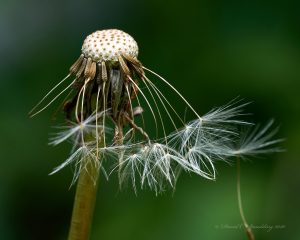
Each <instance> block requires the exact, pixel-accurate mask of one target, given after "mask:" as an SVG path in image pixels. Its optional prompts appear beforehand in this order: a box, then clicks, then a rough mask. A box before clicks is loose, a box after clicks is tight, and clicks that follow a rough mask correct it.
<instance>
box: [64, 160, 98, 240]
mask: <svg viewBox="0 0 300 240" xmlns="http://www.w3.org/2000/svg"><path fill="white" fill-rule="evenodd" d="M87 161H88V162H87V163H86V164H85V168H83V169H82V170H81V172H80V175H79V178H78V183H77V188H76V194H75V201H74V206H73V213H72V219H71V226H70V231H69V237H68V240H87V239H89V235H90V229H91V225H92V220H93V212H94V207H95V201H96V195H97V187H98V183H97V182H98V181H97V180H98V175H99V168H97V166H95V163H93V160H90V161H89V159H87ZM83 164H84V163H83Z"/></svg>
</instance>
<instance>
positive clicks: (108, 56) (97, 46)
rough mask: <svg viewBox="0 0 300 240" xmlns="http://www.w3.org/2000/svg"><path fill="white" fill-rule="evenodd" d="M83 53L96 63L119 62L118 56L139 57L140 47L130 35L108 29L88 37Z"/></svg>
mask: <svg viewBox="0 0 300 240" xmlns="http://www.w3.org/2000/svg"><path fill="white" fill-rule="evenodd" d="M81 50H82V53H83V54H84V56H85V57H86V58H89V57H90V58H91V59H92V60H93V61H95V62H102V61H111V62H117V61H118V55H120V54H121V55H128V56H131V57H133V58H136V57H137V56H138V45H137V43H136V41H135V40H134V39H133V37H131V36H130V35H129V34H127V33H125V32H123V31H121V30H117V29H108V30H101V31H96V32H94V33H92V34H90V35H88V36H87V38H86V39H85V40H84V43H83V46H82V49H81Z"/></svg>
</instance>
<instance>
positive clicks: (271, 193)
mask: <svg viewBox="0 0 300 240" xmlns="http://www.w3.org/2000/svg"><path fill="white" fill-rule="evenodd" d="M296 2H297V1H289V0H284V1H283V0H282V1H240V0H239V1H238V0H235V1H209V0H200V1H198V0H185V1H174V0H173V1H171V0H165V1H161V0H151V1H138V0H127V1H123V0H114V1H108V0H107V1H83V0H81V1H74V0H72V1H71V0H67V1H58V0H56V1H38V0H25V1H17V0H10V1H8V0H1V1H0V56H1V58H0V73H1V74H0V78H1V79H0V89H1V93H0V104H1V107H0V111H1V118H0V126H1V127H0V129H1V137H0V150H1V151H0V165H1V167H0V239H4V240H6V239H22V240H23V239H30V240H35V239H44V240H48V239H66V236H67V232H68V227H69V220H70V216H71V210H72V204H73V197H74V192H75V187H72V188H69V185H70V182H71V178H72V171H71V169H70V168H66V169H64V170H62V171H61V172H59V173H58V174H56V175H54V176H48V174H49V172H50V171H51V170H52V169H53V168H54V167H55V166H57V165H58V164H59V163H60V162H61V161H63V160H64V159H65V158H66V157H67V155H68V153H69V150H70V146H69V145H68V144H66V145H62V146H60V147H56V148H53V147H50V146H48V145H47V142H48V137H49V133H50V132H53V131H54V129H53V128H52V126H54V125H56V124H57V122H53V121H51V116H52V113H53V111H54V110H55V107H57V106H58V104H59V102H57V103H56V104H54V106H53V107H51V108H49V109H47V110H46V111H45V112H43V113H42V114H41V115H39V117H36V118H34V119H29V118H28V116H27V113H28V111H29V110H30V108H31V107H32V106H33V105H34V104H35V103H36V102H37V101H38V100H39V99H40V98H41V97H42V95H43V94H45V93H46V92H47V91H48V90H49V89H50V88H51V86H53V85H54V84H55V83H57V82H58V81H59V80H60V79H61V78H62V77H63V76H64V75H66V74H67V71H68V68H69V66H70V65H71V64H72V63H73V62H74V61H75V60H76V58H77V57H78V56H79V54H80V48H81V44H82V42H83V40H84V38H85V36H86V35H88V34H90V33H91V32H93V31H95V30H98V29H106V28H119V29H122V30H124V31H126V32H128V33H130V34H131V35H132V36H134V38H135V39H136V40H137V42H138V43H139V47H140V55H139V58H140V60H141V61H142V62H143V63H144V65H146V66H148V67H149V68H152V69H153V70H155V71H156V72H159V73H160V74H162V75H163V76H165V77H167V79H168V80H169V81H171V82H172V83H173V84H174V85H175V86H176V87H177V88H178V89H180V91H181V92H182V93H183V94H184V96H186V97H187V99H188V100H189V101H190V102H191V103H192V105H193V106H195V108H196V109H197V111H198V112H200V113H205V112H207V111H208V110H210V109H211V108H212V107H215V106H220V105H222V104H225V103H227V102H228V101H230V100H232V99H233V98H235V97H237V96H240V98H243V99H245V101H251V102H252V104H251V105H249V106H248V107H247V108H246V111H247V112H251V113H253V115H251V116H249V119H250V120H254V121H256V122H262V123H264V122H266V121H268V120H269V119H270V118H274V119H275V120H276V124H277V125H279V126H280V130H279V132H278V137H280V138H285V139H286V141H285V142H284V143H282V144H281V146H282V147H283V148H285V149H286V151H285V152H283V153H278V154H272V155H269V156H265V157H263V158H256V159H251V160H249V161H246V162H243V163H242V195H243V201H244V207H245V213H246V216H247V218H248V221H249V223H251V224H253V225H254V226H256V229H254V233H255V235H256V236H257V239H272V240H275V239H300V232H299V223H300V221H299V212H300V207H299V202H300V194H299V189H300V174H299V166H300V163H299V156H300V147H299V143H300V125H299V123H300V111H299V110H300V107H299V104H300V101H299V100H300V92H299V90H300V84H299V80H300V29H299V22H300V15H299V9H300V4H299V3H296ZM174 104H175V105H176V104H177V103H176V101H174ZM55 105H56V106H55ZM182 107H183V105H180V104H179V103H178V108H182ZM181 110H183V109H180V111H181ZM217 168H218V180H217V181H216V182H209V181H206V180H204V179H202V178H200V177H198V176H195V175H188V174H183V175H182V176H181V177H180V178H179V181H178V184H177V189H176V191H175V193H173V191H171V190H168V191H166V192H165V193H163V194H162V195H159V196H155V194H154V193H153V192H150V191H147V190H144V191H139V192H138V195H137V196H136V195H135V194H134V192H133V191H132V190H131V189H130V188H128V189H125V190H123V191H119V190H118V183H117V181H116V179H115V177H112V178H111V179H110V181H108V182H107V181H106V180H105V179H103V178H101V180H100V181H101V183H100V189H99V192H98V199H97V206H96V210H95V218H94V224H93V229H92V236H91V239H106V240H113V239H123V240H126V239H128V240H129V239H139V240H150V239H151V240H152V239H156V240H165V239H172V240H179V239H185V240H197V239H246V236H245V234H244V232H243V230H242V229H241V228H239V224H241V219H240V216H239V213H238V205H237V196H236V166H235V164H234V162H232V164H231V165H228V164H226V163H222V162H220V163H217ZM271 228H272V229H271Z"/></svg>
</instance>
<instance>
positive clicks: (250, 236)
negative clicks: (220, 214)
mask: <svg viewBox="0 0 300 240" xmlns="http://www.w3.org/2000/svg"><path fill="white" fill-rule="evenodd" d="M236 169H237V197H238V204H239V212H240V215H241V218H242V221H243V225H244V227H245V231H246V234H247V237H248V239H249V240H255V237H254V234H253V232H252V229H251V227H250V226H249V224H248V222H247V220H246V217H245V214H244V210H243V205H242V196H241V163H240V159H239V158H238V159H237V164H236Z"/></svg>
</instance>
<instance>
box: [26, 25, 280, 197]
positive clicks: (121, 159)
mask: <svg viewBox="0 0 300 240" xmlns="http://www.w3.org/2000/svg"><path fill="white" fill-rule="evenodd" d="M137 57H138V46H137V43H136V41H135V40H134V39H133V38H132V37H131V36H130V35H128V34H127V33H125V32H123V31H120V30H117V29H109V30H102V31H96V32H94V33H92V34H91V35H89V36H88V37H87V38H86V39H85V40H84V43H83V46H82V53H81V55H80V57H79V58H78V59H77V61H76V62H75V63H74V64H73V65H72V66H71V68H70V71H69V74H68V75H67V76H66V77H65V78H64V79H63V80H62V81H61V82H59V83H58V84H57V85H56V86H54V88H52V89H51V90H50V91H49V92H48V93H47V94H46V96H45V97H44V98H43V99H42V100H41V101H40V102H39V103H38V104H37V105H36V106H35V107H34V108H33V109H32V111H31V112H30V114H31V116H35V115H37V114H39V113H40V112H42V111H43V110H44V109H46V108H47V107H48V106H49V105H50V104H52V103H53V102H54V101H55V100H56V99H58V98H59V97H60V96H62V95H64V94H65V93H66V92H67V91H69V94H67V97H66V98H65V100H63V111H64V112H65V115H66V121H67V123H68V125H67V126H65V127H63V128H62V129H61V131H60V132H59V133H57V134H56V135H55V136H53V137H52V138H51V142H50V143H51V144H53V145H57V144H60V143H62V142H64V141H67V140H68V141H71V142H72V144H73V149H72V152H71V155H70V156H69V158H68V159H67V160H66V161H65V162H63V163H62V164H61V165H60V166H58V167H57V168H56V169H55V170H54V171H53V173H55V172H57V171H59V170H61V169H62V168H64V167H65V166H67V165H69V164H74V165H75V174H74V181H75V180H76V179H77V177H78V175H79V173H80V172H81V171H84V170H85V165H86V163H87V162H88V161H92V162H93V163H94V164H95V166H97V167H99V168H101V169H102V170H103V172H104V173H105V175H107V176H108V175H109V174H110V173H112V172H118V176H119V180H120V184H123V183H125V182H128V181H131V182H132V185H133V186H134V189H136V188H137V186H138V185H140V187H141V188H144V187H146V186H148V187H150V188H151V189H153V190H155V191H156V192H160V191H163V190H164V188H165V186H166V185H170V186H171V187H175V184H176V180H177V177H178V176H179V173H180V172H181V170H184V171H188V172H193V173H196V174H198V175H200V176H202V177H204V178H206V179H209V180H214V179H215V178H216V170H215V166H214V163H215V161H218V160H225V161H226V159H228V158H229V157H231V156H236V155H242V154H244V153H245V154H246V153H247V154H248V153H250V154H252V153H256V152H257V151H258V149H259V151H260V152H262V153H263V152H269V151H272V150H273V149H272V148H271V149H269V148H268V147H269V146H270V145H272V144H273V143H276V142H274V141H273V142H272V141H271V140H270V138H269V137H266V136H264V132H263V133H262V132H259V133H258V134H257V135H256V134H255V133H254V135H250V137H249V138H248V140H246V141H245V143H244V145H243V147H242V148H241V149H243V150H239V151H237V150H234V148H233V146H235V143H236V142H237V141H239V139H240V138H241V135H240V132H239V130H238V129H239V126H241V125H250V124H249V123H248V122H247V121H243V120H239V117H241V116H242V115H243V107H244V106H245V105H246V104H240V103H239V101H232V102H230V103H229V104H227V105H225V106H223V107H220V108H215V109H213V110H212V111H210V112H209V113H207V114H205V115H203V116H200V115H199V114H198V113H197V112H196V111H195V109H194V108H193V107H192V106H191V104H190V103H189V102H188V101H187V100H186V98H184V97H183V96H182V95H181V93H180V92H179V91H178V90H177V89H176V88H175V87H174V86H173V85H172V84H170V83H169V82H168V81H167V80H166V79H164V78H163V77H161V76H160V75H158V74H157V73H155V72H154V71H152V70H150V69H148V68H146V67H144V66H143V65H142V63H141V62H140V61H139V60H138V58H137ZM145 72H147V73H149V74H152V75H154V76H155V78H156V80H157V81H160V84H158V83H156V82H154V81H152V80H150V79H149V78H148V77H147V76H146V74H145ZM70 79H71V80H70ZM161 84H163V86H164V87H165V88H168V89H169V90H171V91H173V93H175V94H176V95H177V100H173V99H172V101H171V100H170V98H168V97H167V95H166V94H165V89H162V88H161V86H160V85H161ZM63 85H66V86H64V87H62V86H63ZM60 87H61V88H62V90H60V91H58V89H59V88H60ZM55 92H56V93H55ZM51 95H52V98H50V97H51ZM47 99H50V100H48V102H46V100H47ZM177 101H182V102H183V103H185V104H186V106H187V108H188V109H189V111H191V112H192V113H193V114H194V116H195V119H194V120H192V121H189V122H185V120H183V117H182V114H180V113H178V110H176V107H175V105H176V104H175V103H176V102H177ZM44 102H46V103H45V104H44ZM42 104H44V106H42ZM144 109H147V110H145V111H148V112H149V113H151V115H152V118H149V117H148V118H147V119H146V118H145V117H144ZM151 124H152V125H154V126H155V131H151V127H150V128H149V127H147V126H148V125H151ZM167 125H170V126H173V129H174V131H173V132H171V133H168V132H167V127H166V126H167ZM268 136H270V135H268ZM271 137H272V136H271ZM258 144H259V146H260V147H259V148H257V145H258ZM262 146H263V148H262Z"/></svg>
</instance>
